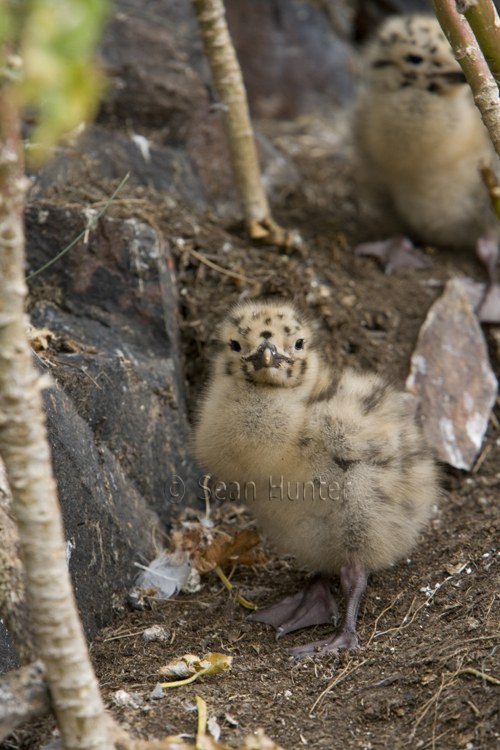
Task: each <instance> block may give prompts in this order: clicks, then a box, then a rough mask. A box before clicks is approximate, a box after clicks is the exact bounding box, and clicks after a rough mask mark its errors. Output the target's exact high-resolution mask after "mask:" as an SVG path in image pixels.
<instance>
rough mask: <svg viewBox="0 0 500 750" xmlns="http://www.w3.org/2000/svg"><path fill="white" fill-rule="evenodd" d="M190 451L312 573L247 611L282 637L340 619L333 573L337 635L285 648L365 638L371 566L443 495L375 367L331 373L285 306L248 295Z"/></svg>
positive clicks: (223, 346) (379, 564) (395, 556)
mask: <svg viewBox="0 0 500 750" xmlns="http://www.w3.org/2000/svg"><path fill="white" fill-rule="evenodd" d="M195 448H196V453H197V457H198V459H199V461H200V462H201V464H202V465H203V466H204V467H205V468H206V470H207V472H209V474H210V475H211V476H212V477H213V478H214V479H217V480H222V481H224V482H225V483H226V486H227V487H229V485H231V484H232V483H235V482H237V483H238V484H239V488H240V494H241V497H242V498H244V499H246V502H247V504H248V506H249V508H250V510H251V512H252V513H253V514H254V515H255V517H256V519H257V521H258V523H259V526H260V528H261V530H262V531H263V533H264V534H265V535H266V537H268V539H269V540H271V542H272V543H274V545H275V547H276V549H277V550H278V551H280V552H281V553H284V554H290V555H294V556H295V559H296V562H297V564H298V565H299V566H306V567H307V568H309V570H310V571H311V572H312V573H315V574H316V576H315V577H313V578H312V579H311V580H310V581H309V583H308V584H307V585H306V587H305V589H304V590H303V591H302V592H300V593H298V594H296V595H294V596H291V597H288V598H287V599H285V600H284V601H282V602H280V603H278V604H275V605H273V606H271V607H268V608H267V609H264V610H259V611H257V612H256V613H255V614H253V615H251V616H250V618H249V619H251V620H254V621H258V622H267V623H269V624H271V625H273V626H274V627H275V628H276V630H277V637H280V636H281V635H284V634H285V633H289V632H291V631H293V630H297V629H298V628H302V627H306V626H309V625H314V624H320V623H335V624H336V622H337V618H338V608H337V604H336V602H335V600H334V597H333V592H332V587H331V583H330V578H331V576H338V575H339V576H340V582H341V587H342V590H343V594H344V599H345V607H346V609H345V615H344V617H343V619H342V621H341V623H340V626H339V630H338V632H337V633H336V634H334V635H333V636H332V637H331V638H329V639H327V640H325V641H321V642H317V643H312V644H308V645H307V646H301V647H297V648H296V649H292V650H291V651H290V653H293V654H303V653H314V652H315V651H316V650H317V647H318V646H319V647H321V648H322V650H323V652H326V651H334V652H336V651H337V650H338V649H339V648H355V647H357V644H358V639H357V635H356V620H357V612H358V606H359V601H360V597H361V596H362V594H363V592H364V590H365V587H366V582H367V578H368V575H369V573H370V572H371V571H378V570H381V569H383V568H387V567H388V566H390V565H392V564H393V563H394V562H396V561H397V560H399V559H400V558H402V557H404V556H405V555H406V554H407V553H408V551H409V550H410V549H411V548H412V546H413V545H414V544H415V542H416V540H417V539H418V536H419V534H420V532H421V530H422V529H423V527H424V526H425V524H426V521H427V520H428V518H429V515H430V513H431V509H432V507H433V506H434V504H435V502H436V499H437V496H438V483H437V478H436V469H435V465H434V462H433V460H432V458H431V457H430V455H429V451H428V449H427V448H426V446H425V444H424V442H423V438H422V436H421V433H420V430H419V429H418V427H417V425H416V423H415V421H414V418H413V415H412V412H411V407H409V405H408V404H407V401H406V399H405V397H404V395H403V394H402V393H400V392H398V391H396V390H394V389H393V388H392V387H390V386H389V385H388V384H387V383H386V382H385V381H384V380H383V379H382V378H380V377H379V376H378V375H376V374H366V373H361V372H357V371H355V370H352V369H346V370H344V371H343V372H340V373H338V372H333V371H331V370H330V369H329V367H328V365H327V364H325V361H324V360H323V358H322V353H321V348H320V347H319V346H318V344H317V343H316V341H315V336H314V333H313V329H312V327H311V324H310V323H309V322H308V321H307V319H306V318H305V317H304V316H303V315H302V314H301V313H300V312H299V311H298V310H297V309H296V308H295V307H294V306H293V305H292V304H291V303H289V302H287V301H279V300H278V301H274V300H273V301H263V302H262V301H261V302H252V301H250V302H244V303H242V304H240V305H238V306H236V307H235V308H234V309H233V310H231V312H230V313H229V315H228V316H227V318H226V319H225V320H224V322H223V323H222V325H221V327H220V336H219V345H218V350H217V352H216V354H215V355H214V360H213V368H212V375H211V380H210V382H209V385H208V387H207V390H206V393H205V395H204V398H203V400H202V402H201V405H200V409H199V419H198V424H197V427H196V431H195ZM232 486H236V485H232Z"/></svg>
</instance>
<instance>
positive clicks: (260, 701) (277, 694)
mask: <svg viewBox="0 0 500 750" xmlns="http://www.w3.org/2000/svg"><path fill="white" fill-rule="evenodd" d="M290 128H291V126H290ZM308 132H309V131H307V128H305V126H304V127H302V126H296V127H295V130H293V132H292V133H290V132H284V131H282V132H281V134H280V137H281V138H282V139H283V138H285V139H286V138H288V139H289V140H290V139H295V141H294V142H295V143H296V144H300V143H301V139H302V142H303V143H305V144H306V146H304V148H303V149H302V150H300V148H299V147H297V149H296V153H295V154H294V158H295V161H296V164H297V165H298V167H299V168H300V170H301V172H302V175H303V182H302V183H301V186H300V189H298V190H297V191H296V192H295V193H293V194H291V195H289V196H288V198H287V200H286V201H285V203H284V205H282V206H281V207H280V208H279V209H276V210H275V218H276V219H277V220H278V221H279V222H280V223H281V224H282V225H283V226H286V227H294V228H297V229H298V230H299V231H300V232H301V234H302V236H303V238H304V239H305V241H306V244H307V253H306V255H305V257H301V256H299V255H291V256H290V257H288V256H283V255H280V254H278V253H276V252H274V251H273V250H272V249H266V248H256V247H253V246H251V245H250V244H249V243H248V241H247V239H246V237H245V233H244V231H243V228H242V226H228V224H227V223H223V222H221V221H219V220H217V219H216V218H214V217H210V216H209V215H205V216H198V215H195V214H194V213H193V212H192V211H190V210H188V209H186V208H185V207H182V206H181V205H180V204H179V203H178V202H176V203H175V204H174V203H173V202H172V199H171V198H170V197H169V198H168V199H167V198H165V196H159V195H158V194H155V193H153V192H150V191H145V190H138V189H135V190H133V189H132V188H125V189H124V191H123V192H122V197H121V203H118V204H116V205H115V206H113V207H111V208H110V209H109V212H110V215H115V216H120V215H121V216H130V215H131V214H132V215H134V214H135V215H138V216H139V217H140V218H143V219H145V220H149V221H151V222H153V223H154V225H155V226H157V227H159V228H160V229H161V231H162V232H163V237H164V239H165V241H168V242H169V243H170V246H171V248H172V251H173V253H174V255H175V258H176V262H177V269H178V273H177V278H178V286H179V291H180V300H181V303H180V311H181V332H182V341H183V348H184V354H185V367H186V382H187V386H188V395H189V400H190V406H191V407H194V406H195V404H196V399H197V394H198V392H199V387H200V385H201V383H202V382H203V379H204V377H205V375H206V364H207V361H208V356H207V352H208V351H209V344H210V341H211V338H212V336H213V332H214V329H215V325H216V323H217V322H218V321H219V320H220V318H221V317H222V316H223V314H224V313H225V311H226V310H227V308H228V306H229V305H230V304H231V303H233V302H235V301H236V300H237V299H238V298H239V296H240V295H241V294H242V293H247V294H250V295H255V294H259V295H269V294H278V295H282V296H284V297H287V298H291V299H294V300H295V301H296V302H297V303H298V304H299V305H300V306H301V307H302V308H303V309H305V310H307V311H309V313H310V314H311V316H312V317H313V318H316V319H317V320H318V321H319V332H320V335H321V338H322V341H323V344H324V350H325V354H326V356H327V357H328V359H329V360H330V362H331V363H332V364H334V365H336V366H342V365H344V364H347V363H349V364H353V365H356V366H359V367H363V368H372V369H374V370H377V371H378V372H380V373H382V374H384V375H386V376H388V377H390V378H391V379H393V380H394V381H395V382H396V383H397V384H399V385H401V386H402V385H403V384H404V380H405V378H406V376H407V374H408V371H409V363H410V356H411V353H412V351H413V349H414V346H415V343H416V340H417V335H418V331H419V328H420V326H421V324H422V322H423V320H424V319H425V316H426V313H427V311H428V309H429V307H430V305H431V304H432V302H433V301H434V300H435V299H436V298H437V297H438V296H439V294H440V293H441V291H442V287H443V284H444V283H445V282H446V280H447V279H449V278H451V277H453V276H456V275H470V276H474V277H475V278H476V279H478V280H479V279H480V280H483V279H484V271H483V269H482V268H481V266H480V265H479V264H478V263H477V261H476V260H475V258H474V257H473V256H472V254H471V255H465V254H461V255H457V254H454V253H451V252H446V251H439V252H435V253H434V254H433V260H434V268H433V269H432V270H431V271H414V270H405V271H401V272H397V273H396V274H394V275H393V276H390V277H388V276H385V275H384V273H383V272H382V270H381V268H380V266H379V265H378V264H377V262H375V261H374V260H371V259H366V258H362V259H358V258H355V257H354V256H353V252H352V243H353V239H354V238H355V235H356V234H357V233H358V234H359V233H361V234H362V233H364V228H362V230H363V231H361V230H360V228H359V226H357V225H356V216H357V214H356V210H355V204H354V203H353V200H352V197H351V198H350V197H349V195H348V194H347V193H348V191H347V193H346V192H345V191H344V193H343V194H342V185H344V184H345V183H344V176H345V179H346V180H348V175H347V172H346V170H347V166H346V161H345V160H344V159H343V158H340V157H339V155H338V154H336V153H335V150H334V149H333V150H331V152H330V153H328V152H327V151H325V150H323V151H322V150H321V148H319V147H318V149H317V150H316V152H315V151H314V149H311V148H310V144H309V145H307V137H308ZM274 136H275V137H276V134H274ZM304 139H305V140H304ZM282 145H283V140H282ZM306 152H307V153H306ZM110 192H111V189H110V185H106V184H103V183H102V181H99V180H97V179H96V178H95V176H94V175H93V174H92V172H91V171H89V172H88V173H87V174H86V176H85V180H83V178H82V177H81V175H80V178H79V180H78V181H75V184H74V185H73V186H72V192H71V202H72V203H75V202H76V203H81V204H82V205H91V204H92V203H93V202H94V201H97V200H100V199H102V197H103V196H104V195H106V194H107V195H109V194H110ZM68 196H69V193H68V192H67V191H63V190H62V189H61V190H56V189H54V190H53V192H52V196H51V199H52V200H54V201H57V202H61V201H68ZM179 240H180V241H179ZM191 250H195V251H196V252H198V253H201V254H203V256H204V257H205V258H206V259H208V260H209V261H211V262H212V263H215V264H217V265H218V266H220V267H222V268H224V269H230V270H231V271H233V272H237V273H238V274H241V275H243V276H245V277H247V278H249V279H252V280H254V281H256V282H257V285H254V286H252V285H250V284H248V283H246V282H244V281H241V280H237V279H235V278H232V277H230V276H227V275H225V274H223V273H221V272H219V271H217V270H214V269H213V268H210V267H208V266H207V265H206V264H205V263H203V262H200V260H199V259H198V258H196V257H195V256H194V255H193V253H192V252H191ZM486 333H487V336H488V338H490V332H488V331H486ZM490 344H491V347H490V349H491V357H492V362H493V366H494V367H495V369H496V372H497V375H500V367H499V359H498V352H497V351H496V350H495V348H494V343H493V340H491V341H490ZM496 414H497V416H498V417H499V418H500V409H499V408H498V407H497V408H496ZM484 445H485V447H486V448H487V452H485V453H484V455H483V457H484V460H483V461H482V463H481V464H480V465H479V466H478V467H477V470H474V471H473V472H471V473H465V472H459V471H455V470H453V469H450V468H449V467H446V466H444V467H443V468H442V484H443V494H442V500H441V503H440V507H439V509H438V510H437V511H436V515H435V517H434V520H433V521H432V523H431V525H430V528H429V529H428V530H427V532H426V533H425V534H424V536H423V537H422V539H421V542H420V544H419V546H418V547H417V548H416V549H415V550H414V551H413V552H412V554H411V559H408V560H404V561H402V562H401V563H400V564H398V565H397V566H395V567H394V568H391V569H389V570H387V571H385V572H383V573H380V574H378V575H374V576H372V577H371V579H370V581H369V585H368V589H367V592H366V595H365V596H364V598H363V600H362V605H361V610H360V616H359V635H360V644H361V649H360V650H359V651H357V652H350V653H347V652H342V653H341V654H340V655H339V656H334V655H328V656H326V657H322V658H319V657H316V658H307V659H305V660H303V661H302V662H299V663H293V662H292V661H291V660H290V658H289V657H288V656H287V654H286V652H285V649H286V647H288V646H291V645H294V644H298V643H305V642H307V641H308V640H312V639H318V638H321V637H324V634H325V633H327V632H328V631H329V629H328V628H327V627H326V626H322V627H318V628H315V629H312V632H311V631H309V632H300V633H298V634H293V635H288V636H286V637H285V638H284V639H283V640H282V641H280V642H276V641H275V638H274V633H273V631H272V630H271V629H270V628H267V627H266V626H259V625H250V624H248V623H245V616H246V611H245V610H244V609H243V608H242V607H241V606H240V605H239V604H238V603H237V602H236V601H235V599H234V597H233V596H231V595H229V594H228V592H227V591H226V590H225V589H222V588H221V585H220V581H219V579H218V578H217V576H216V575H215V574H214V573H210V574H208V575H207V576H205V577H204V578H203V583H204V586H203V588H202V589H201V591H200V592H199V593H197V594H193V595H190V596H187V595H181V596H179V597H178V598H177V599H175V600H172V601H168V602H165V603H163V604H156V605H154V610H153V611H144V612H141V611H131V610H126V611H123V612H121V613H119V614H117V616H116V620H115V622H114V623H113V624H112V626H111V627H109V628H107V629H105V630H103V631H102V632H101V634H100V635H99V637H98V638H97V639H96V640H95V641H94V643H93V644H92V647H91V655H92V658H93V661H94V664H95V668H96V670H97V674H98V676H99V679H100V682H101V685H102V689H103V692H104V695H105V698H106V700H107V701H108V702H109V705H110V708H111V711H112V713H113V714H114V715H115V716H116V717H117V718H118V719H119V720H120V721H121V722H122V723H124V724H125V725H127V726H128V727H130V729H131V731H132V732H133V733H134V734H135V735H136V736H138V737H141V738H153V737H161V736H164V735H166V734H181V735H189V736H191V737H192V736H193V735H194V733H195V731H196V722H197V714H196V711H195V710H194V707H195V696H196V695H199V696H201V697H202V698H204V699H205V700H206V702H207V705H208V711H209V715H210V716H215V717H217V720H218V722H219V724H220V726H221V727H222V735H221V740H222V741H223V742H225V743H227V744H228V745H230V746H235V745H237V744H238V743H239V742H240V741H241V739H242V738H243V737H244V736H245V735H246V734H248V733H249V732H253V731H255V730H256V729H257V727H263V728H264V730H265V732H266V733H267V734H268V735H269V736H270V737H272V738H273V739H275V740H276V741H277V742H279V743H280V744H281V745H282V746H283V747H284V748H286V749H287V750H293V749H297V748H301V747H307V746H309V747H312V748H316V747H326V748H335V749H337V748H339V749H340V748H379V747H384V748H388V749H389V748H390V749H392V748H394V749H396V748H403V747H409V748H418V749H419V750H425V749H426V748H439V749H440V750H457V749H458V748H464V750H472V748H475V749H477V750H479V749H481V750H486V749H487V748H498V747H500V719H499V711H500V709H499V706H500V703H499V694H500V682H499V680H500V649H499V650H498V651H497V648H498V645H499V644H500V632H499V616H500V599H499V597H498V595H497V592H496V587H497V585H498V584H499V582H500V543H499V541H498V534H499V528H500V508H499V500H500V496H499V494H500V493H499V485H500V463H499V458H500V432H499V431H498V430H497V428H496V427H495V425H494V424H493V423H490V426H489V429H488V433H487V436H486V440H485V444H484ZM220 519H223V521H224V524H225V525H226V526H225V528H226V529H228V528H229V529H231V530H233V531H234V530H235V529H237V528H243V527H244V526H245V525H247V524H248V523H251V521H249V518H248V517H247V516H246V515H245V514H243V513H242V512H240V510H239V509H238V508H236V507H234V506H233V507H232V508H230V509H229V510H228V509H227V508H224V509H215V510H214V520H215V521H216V522H219V520H220ZM265 553H266V555H267V559H268V562H267V563H266V564H265V565H262V566H257V567H256V568H255V569H253V568H245V567H243V566H239V567H237V568H236V570H235V571H234V575H233V578H232V582H233V583H234V584H235V585H236V586H237V587H240V588H241V589H243V590H244V593H245V595H246V596H247V597H249V598H253V599H254V600H255V601H256V602H257V603H258V604H266V603H269V602H271V601H273V600H275V599H278V598H279V597H283V596H285V595H287V594H290V593H293V592H294V591H296V590H297V589H298V588H299V587H300V586H301V584H302V581H303V579H304V572H303V571H299V570H296V569H295V568H294V567H293V564H292V562H293V561H291V560H283V559H278V558H276V557H275V556H274V555H273V553H272V550H269V549H267V548H265ZM156 623H157V624H160V625H162V626H164V627H165V628H166V630H167V631H168V633H169V634H170V638H169V641H167V642H166V643H164V644H161V643H145V642H144V640H143V639H142V632H143V631H144V629H145V628H147V627H149V626H151V625H152V624H156ZM208 651H220V652H223V653H226V654H230V655H232V656H233V657H234V659H233V665H232V668H231V670H230V671H229V672H227V673H223V674H218V675H214V676H210V677H206V678H204V679H203V681H201V682H199V683H194V684H191V685H188V686H185V687H180V688H175V689H171V690H170V691H168V693H167V694H166V696H165V697H164V698H163V699H161V700H156V701H153V700H149V698H147V700H146V701H145V703H144V704H143V707H141V708H137V709H130V708H118V707H116V705H115V704H114V702H113V700H112V696H113V693H114V692H115V691H117V690H119V689H124V690H126V691H129V692H132V693H140V694H141V695H142V696H144V697H148V696H149V693H150V691H151V690H152V689H153V688H154V686H155V685H156V683H157V682H158V679H159V677H158V668H159V667H161V666H162V665H164V664H166V663H168V662H169V661H171V660H172V659H174V658H175V657H178V656H180V655H182V654H185V653H194V654H202V653H205V652H208ZM53 729H54V724H52V723H51V722H50V721H45V722H41V723H39V724H37V725H32V726H30V727H25V728H23V729H22V730H19V731H17V732H16V734H15V735H14V736H13V737H12V738H11V739H10V740H8V741H7V742H5V743H4V748H9V750H12V749H13V748H30V749H31V748H36V747H39V746H42V745H43V744H45V743H46V742H48V741H50V739H51V738H52V732H53Z"/></svg>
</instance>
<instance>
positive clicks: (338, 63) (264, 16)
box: [225, 0, 353, 119]
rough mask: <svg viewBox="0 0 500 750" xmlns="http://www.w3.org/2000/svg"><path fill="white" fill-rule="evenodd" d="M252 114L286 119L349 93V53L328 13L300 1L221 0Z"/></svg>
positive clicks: (342, 100) (338, 100) (343, 98)
mask: <svg viewBox="0 0 500 750" xmlns="http://www.w3.org/2000/svg"><path fill="white" fill-rule="evenodd" d="M225 6H226V14H227V21H228V26H229V31H230V33H231V36H232V39H233V43H234V46H235V48H236V52H237V55H238V60H239V62H240V65H241V68H242V72H243V78H244V81H245V86H246V88H247V92H248V99H249V104H250V111H251V113H252V115H253V116H254V117H271V118H279V119H291V118H294V117H297V115H299V114H302V113H305V112H312V111H315V110H318V109H325V107H328V106H331V105H332V104H334V105H335V104H336V105H340V104H345V103H346V102H348V101H349V100H350V99H351V97H352V94H353V80H352V74H351V64H352V55H351V53H350V50H349V46H348V45H347V44H346V43H345V42H344V41H343V40H342V39H341V38H340V37H339V36H337V35H336V33H335V32H334V30H333V28H332V26H331V23H330V21H329V19H328V16H327V15H326V14H325V13H324V12H322V11H321V10H319V9H318V8H317V7H314V5H313V3H307V2H301V1H300V0H274V2H272V3H270V2H268V0H226V2H225Z"/></svg>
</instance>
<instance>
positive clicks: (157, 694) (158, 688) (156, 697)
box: [150, 682, 163, 701]
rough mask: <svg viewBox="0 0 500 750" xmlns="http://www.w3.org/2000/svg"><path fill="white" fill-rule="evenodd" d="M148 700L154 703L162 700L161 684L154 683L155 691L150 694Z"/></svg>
mask: <svg viewBox="0 0 500 750" xmlns="http://www.w3.org/2000/svg"><path fill="white" fill-rule="evenodd" d="M150 698H151V699H152V700H155V701H157V700H159V699H160V698H163V688H162V686H161V682H157V683H156V686H155V689H154V690H152V691H151V693H150Z"/></svg>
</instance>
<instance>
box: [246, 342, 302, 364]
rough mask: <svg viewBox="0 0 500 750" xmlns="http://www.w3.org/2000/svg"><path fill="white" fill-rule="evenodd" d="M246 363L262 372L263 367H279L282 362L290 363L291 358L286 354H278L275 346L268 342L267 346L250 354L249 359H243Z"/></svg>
mask: <svg viewBox="0 0 500 750" xmlns="http://www.w3.org/2000/svg"><path fill="white" fill-rule="evenodd" d="M243 359H244V360H245V362H252V364H253V366H254V368H255V369H256V370H260V369H261V368H262V367H279V366H280V364H281V362H290V361H291V360H290V358H289V357H286V356H285V355H284V354H278V352H277V351H276V347H275V346H274V344H271V343H270V342H269V341H267V342H266V343H265V344H262V345H261V346H259V348H258V349H257V351H256V352H255V353H254V354H250V356H249V357H243Z"/></svg>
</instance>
